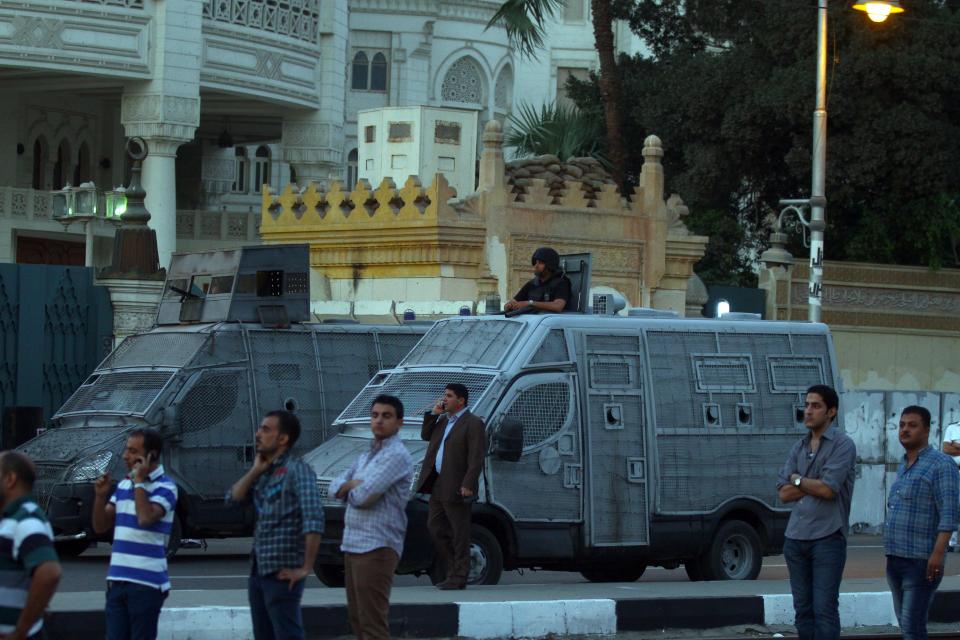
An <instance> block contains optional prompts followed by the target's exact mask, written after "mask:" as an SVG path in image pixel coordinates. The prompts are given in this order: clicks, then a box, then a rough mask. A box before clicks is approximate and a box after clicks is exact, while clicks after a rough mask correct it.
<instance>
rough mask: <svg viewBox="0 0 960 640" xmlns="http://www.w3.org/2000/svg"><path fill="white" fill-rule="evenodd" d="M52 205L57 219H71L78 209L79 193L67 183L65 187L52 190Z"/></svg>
mask: <svg viewBox="0 0 960 640" xmlns="http://www.w3.org/2000/svg"><path fill="white" fill-rule="evenodd" d="M50 198H51V206H52V207H53V217H54V218H55V219H57V220H64V219H67V220H68V219H69V218H70V216H72V215H73V214H74V212H75V211H76V210H77V209H76V198H77V194H76V193H74V191H73V187H71V186H70V183H69V182H68V183H67V186H65V187H64V188H63V189H59V190H57V191H51V192H50Z"/></svg>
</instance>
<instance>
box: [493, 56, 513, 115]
mask: <svg viewBox="0 0 960 640" xmlns="http://www.w3.org/2000/svg"><path fill="white" fill-rule="evenodd" d="M493 102H494V105H496V107H497V111H502V112H503V113H508V112H509V111H510V105H511V103H512V102H513V69H511V68H510V67H504V68H503V70H502V71H501V72H500V75H499V76H497V84H496V87H495V88H494V90H493Z"/></svg>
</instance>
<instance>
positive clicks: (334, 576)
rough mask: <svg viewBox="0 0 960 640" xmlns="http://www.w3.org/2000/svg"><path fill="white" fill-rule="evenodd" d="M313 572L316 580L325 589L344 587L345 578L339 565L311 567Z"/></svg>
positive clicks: (316, 565)
mask: <svg viewBox="0 0 960 640" xmlns="http://www.w3.org/2000/svg"><path fill="white" fill-rule="evenodd" d="M313 572H314V573H315V574H317V580H319V581H320V582H321V583H323V585H324V586H326V587H331V588H333V589H338V588H340V587H343V586H346V584H347V578H346V576H345V575H344V569H343V565H339V564H320V563H319V562H318V563H316V564H314V565H313Z"/></svg>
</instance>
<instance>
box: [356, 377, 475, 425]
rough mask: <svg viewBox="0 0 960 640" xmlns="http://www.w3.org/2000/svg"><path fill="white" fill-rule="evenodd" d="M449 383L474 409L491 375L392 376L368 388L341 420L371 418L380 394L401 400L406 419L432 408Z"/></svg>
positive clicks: (361, 393)
mask: <svg viewBox="0 0 960 640" xmlns="http://www.w3.org/2000/svg"><path fill="white" fill-rule="evenodd" d="M451 382H459V383H461V384H463V385H465V386H466V387H467V390H468V391H469V392H470V398H469V405H470V406H476V404H477V402H479V400H480V398H481V397H482V396H483V393H484V392H485V391H486V390H487V387H489V386H490V383H491V382H493V376H492V375H484V374H478V373H449V372H442V371H441V372H436V373H433V372H425V371H415V372H409V373H394V374H391V375H390V376H389V377H388V378H387V379H386V380H385V381H384V383H383V384H382V385H376V386H367V387H366V388H364V390H363V391H361V392H360V394H359V395H357V397H356V398H355V399H354V400H353V402H351V403H350V405H349V406H348V407H347V408H346V409H344V411H343V414H342V415H341V416H340V417H341V419H343V420H351V419H354V418H364V417H367V416H369V415H370V404H371V403H372V402H373V399H374V398H375V397H377V396H378V395H379V394H381V393H386V394H390V395H393V396H397V397H398V398H400V401H401V402H403V407H404V410H405V412H406V414H407V415H413V414H415V413H416V412H418V411H424V410H425V409H426V408H427V407H432V406H433V404H434V403H435V402H436V401H437V398H439V397H440V396H441V395H443V390H444V389H445V388H446V386H447V385H448V384H449V383H451Z"/></svg>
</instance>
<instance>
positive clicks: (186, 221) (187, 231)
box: [177, 213, 194, 238]
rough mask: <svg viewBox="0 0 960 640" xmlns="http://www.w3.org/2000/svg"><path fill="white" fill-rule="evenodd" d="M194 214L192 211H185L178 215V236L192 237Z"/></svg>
mask: <svg viewBox="0 0 960 640" xmlns="http://www.w3.org/2000/svg"><path fill="white" fill-rule="evenodd" d="M193 230H194V224H193V214H192V213H183V214H178V215H177V237H178V238H192V237H193Z"/></svg>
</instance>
